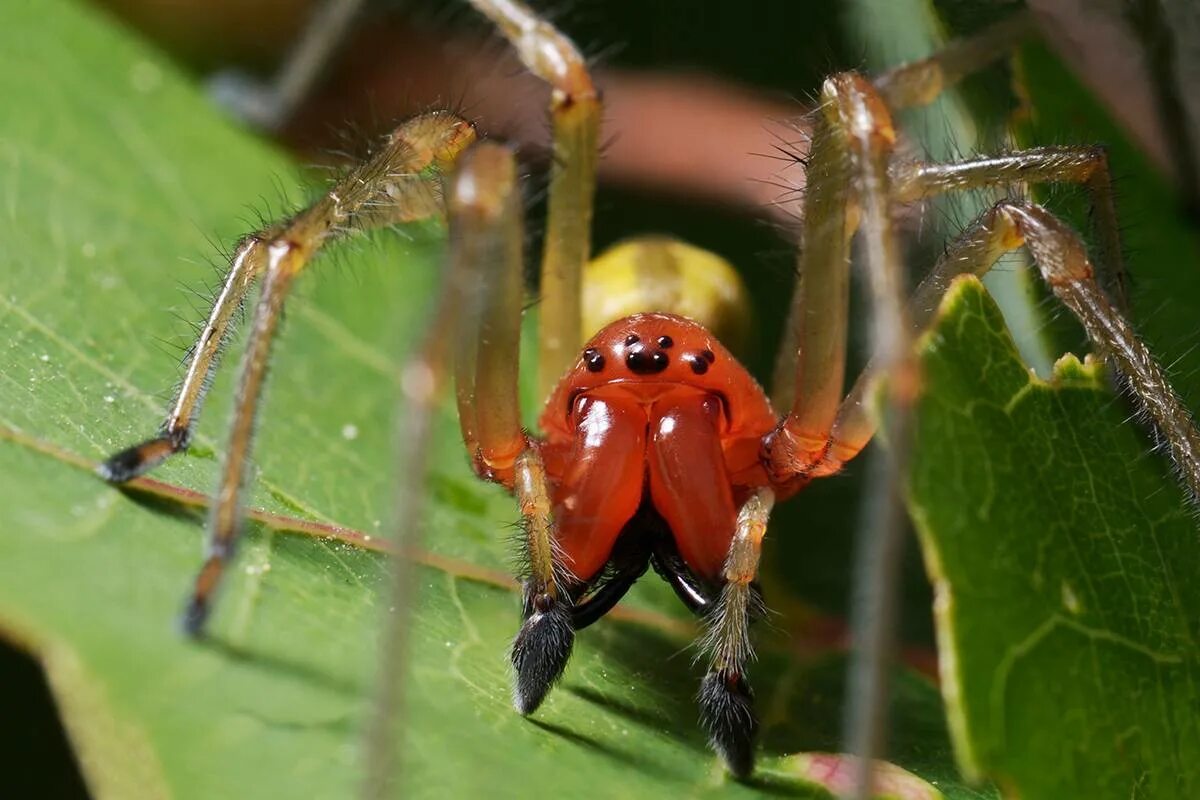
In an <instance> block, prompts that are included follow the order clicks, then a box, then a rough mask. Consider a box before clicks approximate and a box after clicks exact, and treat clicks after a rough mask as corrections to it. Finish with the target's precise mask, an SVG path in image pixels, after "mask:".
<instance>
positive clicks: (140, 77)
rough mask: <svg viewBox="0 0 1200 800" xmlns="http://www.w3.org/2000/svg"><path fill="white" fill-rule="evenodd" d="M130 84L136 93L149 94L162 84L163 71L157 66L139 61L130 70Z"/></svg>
mask: <svg viewBox="0 0 1200 800" xmlns="http://www.w3.org/2000/svg"><path fill="white" fill-rule="evenodd" d="M129 83H130V85H132V86H133V88H134V91H138V92H142V93H143V94H148V93H150V92H152V91H154V90H155V89H157V88H158V87H159V86H160V85H161V84H162V70H161V69H159V68H158V65H157V64H152V63H151V62H149V61H139V62H138V63H136V64H134V65H133V67H132V68H131V69H130V70H129Z"/></svg>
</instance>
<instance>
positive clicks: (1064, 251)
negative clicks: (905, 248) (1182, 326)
mask: <svg viewBox="0 0 1200 800" xmlns="http://www.w3.org/2000/svg"><path fill="white" fill-rule="evenodd" d="M1021 247H1025V248H1027V249H1028V250H1029V252H1030V254H1031V255H1032V256H1033V260H1034V263H1035V264H1036V266H1037V267H1038V270H1039V271H1040V272H1041V275H1042V279H1043V280H1044V281H1045V282H1046V284H1047V285H1048V286H1049V287H1050V289H1051V291H1052V292H1053V293H1054V295H1055V296H1056V297H1058V298H1059V300H1060V301H1062V303H1063V305H1065V306H1067V308H1068V309H1069V310H1070V311H1071V313H1073V314H1074V315H1075V317H1076V318H1077V319H1078V320H1079V322H1080V323H1081V324H1082V325H1083V328H1084V330H1085V331H1086V333H1087V335H1088V338H1089V340H1090V341H1091V342H1092V345H1093V346H1094V347H1096V348H1097V350H1098V351H1099V352H1100V354H1101V355H1102V356H1103V357H1105V358H1106V359H1108V360H1109V361H1110V362H1112V363H1113V365H1114V366H1115V368H1116V369H1117V371H1118V373H1119V374H1120V375H1121V376H1122V377H1123V378H1124V379H1125V380H1126V381H1127V382H1128V385H1129V388H1130V389H1131V390H1132V392H1133V396H1134V398H1135V399H1136V400H1137V402H1138V404H1139V405H1140V406H1141V408H1142V409H1143V410H1144V411H1145V412H1146V414H1147V415H1148V416H1149V418H1150V419H1151V420H1152V421H1153V423H1154V425H1155V427H1156V428H1157V429H1158V431H1159V432H1160V433H1161V435H1162V438H1163V440H1164V441H1165V442H1166V444H1167V447H1168V448H1169V450H1170V453H1171V456H1172V458H1173V459H1174V461H1175V464H1176V466H1177V467H1178V469H1179V474H1180V477H1181V481H1182V482H1183V484H1184V487H1185V488H1186V489H1187V490H1188V491H1189V493H1190V494H1191V496H1192V498H1193V501H1195V498H1197V497H1200V431H1197V429H1196V425H1195V422H1194V421H1193V419H1192V416H1191V414H1190V412H1189V411H1188V410H1187V408H1186V407H1185V406H1184V405H1183V403H1182V401H1181V400H1180V399H1179V396H1178V394H1176V392H1175V390H1174V389H1173V388H1172V387H1171V384H1170V382H1169V380H1168V379H1167V376H1166V373H1165V372H1164V370H1163V368H1162V367H1161V365H1159V363H1158V361H1157V360H1156V359H1155V358H1154V356H1153V355H1152V354H1151V353H1150V351H1149V349H1148V348H1147V347H1146V345H1145V344H1144V343H1142V341H1141V340H1140V339H1138V338H1137V335H1136V334H1135V333H1134V331H1133V329H1132V327H1131V326H1130V324H1129V322H1128V321H1127V320H1126V319H1125V318H1124V317H1123V316H1122V315H1121V313H1120V312H1119V310H1118V309H1117V307H1116V304H1115V302H1114V301H1112V300H1110V299H1109V298H1108V296H1107V295H1106V294H1105V293H1104V290H1103V289H1102V288H1101V287H1100V285H1099V282H1098V281H1097V280H1096V276H1095V270H1094V268H1093V265H1092V262H1091V260H1090V259H1089V258H1088V256H1087V250H1086V245H1085V244H1084V242H1083V240H1082V239H1081V237H1080V236H1079V234H1078V233H1076V232H1075V231H1074V230H1072V229H1071V228H1070V227H1069V226H1068V225H1066V224H1065V223H1064V222H1062V221H1061V220H1060V219H1058V218H1057V217H1055V216H1054V215H1053V214H1052V213H1051V212H1050V211H1047V210H1046V209H1045V208H1043V207H1042V206H1039V205H1036V204H1034V203H1029V202H1018V201H1012V200H1003V201H1001V202H999V203H997V204H996V205H995V206H993V207H992V208H991V209H989V210H988V211H986V212H984V213H983V214H982V215H981V216H980V217H979V218H978V219H977V220H975V222H974V223H972V224H971V226H970V227H969V228H968V229H967V230H966V231H964V232H963V233H962V234H961V235H960V236H959V237H958V238H957V239H956V240H955V241H954V242H953V243H952V244H951V245H950V247H949V248H948V249H947V250H946V253H945V255H943V256H942V258H941V259H939V261H938V263H937V266H936V267H935V268H934V270H933V271H932V272H931V273H930V275H929V276H928V277H927V278H926V279H925V280H924V281H923V282H922V283H921V285H920V286H919V287H918V288H917V291H916V292H915V293H914V295H913V299H912V301H911V304H910V308H911V311H912V326H913V330H914V332H915V331H918V330H921V329H923V328H924V327H925V326H926V325H927V324H928V322H929V321H930V318H931V317H932V316H933V313H934V311H935V310H936V308H937V303H938V299H939V298H940V297H941V296H942V295H943V294H944V293H945V291H946V289H947V288H948V287H949V285H950V282H951V280H952V279H953V278H955V277H957V276H959V275H964V274H970V275H976V276H983V275H984V274H986V273H987V272H988V270H990V269H991V268H992V266H993V265H994V264H995V263H996V261H997V260H999V259H1000V257H1001V256H1003V255H1004V254H1005V253H1008V252H1011V251H1013V250H1017V249H1019V248H1021ZM877 377H878V376H877V375H876V374H875V372H874V370H873V367H872V366H868V368H867V370H864V372H863V374H862V375H861V376H860V377H859V379H858V381H857V382H856V383H855V385H854V388H853V389H851V391H850V393H849V394H848V395H847V397H846V401H845V403H844V404H843V407H842V410H841V411H840V412H839V414H838V419H837V422H836V423H835V424H834V430H833V434H832V437H833V438H834V439H835V440H837V441H838V442H840V443H841V446H842V447H844V448H845V449H846V451H849V450H852V449H853V448H854V447H861V446H863V445H865V444H866V442H867V440H869V439H870V437H871V436H872V435H873V433H874V430H875V423H874V421H873V419H872V417H871V415H870V413H869V412H868V411H867V409H866V403H865V396H866V394H867V393H868V392H869V391H870V386H871V384H872V383H873V381H874V380H875V379H876V378H877Z"/></svg>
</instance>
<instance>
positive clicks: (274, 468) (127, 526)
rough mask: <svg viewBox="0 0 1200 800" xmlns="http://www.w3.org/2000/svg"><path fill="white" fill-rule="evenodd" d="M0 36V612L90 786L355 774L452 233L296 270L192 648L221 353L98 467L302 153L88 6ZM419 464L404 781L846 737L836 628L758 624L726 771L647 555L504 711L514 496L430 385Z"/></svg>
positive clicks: (661, 764)
mask: <svg viewBox="0 0 1200 800" xmlns="http://www.w3.org/2000/svg"><path fill="white" fill-rule="evenodd" d="M0 53H3V54H4V65H3V66H4V68H3V69H0V96H3V97H4V98H5V107H4V110H3V111H0V164H3V167H0V170H2V172H0V174H2V175H3V182H2V189H0V194H2V200H0V241H3V242H4V248H3V250H2V252H0V263H2V267H0V341H2V342H3V345H2V346H0V347H2V349H0V352H2V353H3V356H2V357H0V376H2V380H0V476H3V479H2V480H0V492H2V500H0V531H2V533H0V634H2V635H3V636H4V637H5V638H6V639H8V640H9V641H11V642H12V643H14V644H15V645H17V646H19V647H22V648H24V649H26V650H28V651H29V652H30V653H31V654H33V655H34V657H35V658H36V659H37V660H38V661H39V662H40V663H41V665H42V666H43V667H44V669H45V672H46V676H47V679H48V681H49V684H50V686H51V688H52V690H53V692H54V695H55V698H56V701H57V703H58V704H59V708H60V711H61V714H62V717H63V720H64V722H65V724H66V727H67V729H68V732H69V734H70V738H71V741H72V743H73V745H74V747H75V748H76V751H77V753H78V756H79V758H80V760H81V763H82V766H83V770H84V773H85V775H86V778H87V780H88V783H89V786H90V789H91V791H92V792H93V793H94V794H95V795H96V796H97V797H101V798H107V797H120V798H124V797H130V796H139V797H140V796H147V797H159V796H162V797H167V796H170V797H204V798H207V797H238V796H245V797H276V796H278V797H297V796H300V797H337V798H342V797H347V796H351V795H353V794H354V792H355V790H356V788H357V786H358V783H359V781H360V779H361V765H360V755H359V753H360V743H361V737H362V733H361V731H362V729H363V727H364V722H365V721H366V720H367V719H368V718H369V715H370V697H371V694H370V693H371V686H372V683H373V681H374V676H375V674H376V668H377V665H376V654H375V638H376V630H377V624H378V622H379V619H380V617H381V616H382V612H383V609H382V608H381V607H380V606H381V601H380V597H381V593H380V584H381V582H382V579H383V577H384V576H385V572H386V564H385V562H384V560H383V558H382V557H381V556H380V555H379V554H378V553H376V552H372V551H371V550H370V549H369V548H368V547H366V546H363V545H370V544H371V542H370V541H368V539H367V537H368V536H369V537H375V541H377V540H378V537H380V536H385V535H387V533H388V532H389V527H390V526H389V524H388V522H387V518H388V511H387V509H388V507H389V500H390V497H391V490H390V487H391V484H392V481H393V476H392V475H391V474H390V470H389V464H390V463H391V460H392V458H391V456H392V452H391V451H392V445H391V419H390V417H391V411H392V408H393V405H394V402H395V399H394V398H395V386H394V375H395V374H396V368H397V364H398V363H399V361H400V358H401V356H402V354H403V353H404V349H405V342H407V341H411V340H412V339H413V337H414V336H415V335H416V334H417V332H418V331H419V330H420V329H421V325H422V324H423V317H424V315H425V313H426V310H427V306H428V299H429V298H430V296H431V293H432V291H433V290H434V285H435V283H436V275H437V265H438V260H439V256H440V250H441V239H440V236H439V235H438V232H437V231H436V230H430V229H425V230H408V231H404V232H402V233H403V234H404V235H403V236H402V237H399V238H396V237H390V238H389V237H381V241H378V242H371V243H370V244H367V245H364V244H362V243H358V244H350V245H347V246H344V247H342V248H340V249H339V251H338V254H337V255H336V256H334V257H331V258H328V259H325V260H323V262H322V263H321V264H320V265H319V266H318V267H317V268H316V269H314V270H313V271H312V274H309V275H306V276H305V280H303V281H302V282H301V287H300V290H299V296H298V297H296V298H295V300H294V301H293V302H292V304H291V305H290V309H289V319H288V323H287V325H286V327H285V330H284V333H283V337H282V340H281V342H280V345H279V347H278V355H277V357H276V359H275V363H274V365H273V375H272V381H271V386H270V388H269V390H268V395H267V398H266V406H265V413H264V414H263V418H262V423H261V426H260V428H261V431H260V434H259V438H258V444H257V458H256V463H257V478H256V480H255V482H254V488H253V490H252V494H251V505H252V506H253V507H254V509H256V512H255V513H254V514H253V518H252V521H251V524H250V525H249V526H248V527H249V530H248V532H247V536H246V537H245V541H244V543H243V547H242V548H241V552H240V557H239V560H238V563H237V568H236V569H235V571H234V572H233V574H232V575H231V576H230V578H231V579H230V581H229V585H228V586H227V587H226V591H225V592H224V594H223V596H222V599H221V604H220V607H219V609H218V611H217V615H216V617H215V618H214V620H213V621H214V623H215V624H214V627H213V636H212V638H211V640H210V641H208V642H205V643H200V644H197V643H193V642H189V641H187V640H185V639H184V638H183V637H181V636H179V635H178V634H177V633H176V631H175V622H176V615H177V613H178V611H179V607H180V606H179V604H180V602H181V598H182V596H183V592H184V590H185V588H186V587H187V586H188V584H189V581H190V579H191V578H192V576H193V574H194V570H195V569H196V568H197V566H198V563H199V558H200V553H201V542H202V536H203V514H202V513H199V511H198V510H197V504H198V503H199V502H200V501H201V499H202V495H201V494H200V493H203V492H205V491H207V490H208V489H209V487H211V486H212V485H214V483H215V478H216V470H217V461H216V455H215V454H216V453H218V452H220V450H221V446H222V445H221V442H222V438H223V434H222V430H223V425H224V422H225V420H226V419H227V418H228V410H229V402H230V387H231V378H230V376H229V374H228V373H229V371H230V370H228V369H227V370H225V371H224V372H223V373H222V376H221V377H220V378H219V379H218V381H217V382H216V384H215V386H214V387H213V390H212V392H211V396H210V401H209V404H208V407H207V409H206V414H205V416H204V420H203V422H202V424H201V426H200V430H199V437H198V440H197V445H196V447H194V448H193V450H192V451H191V452H190V453H189V455H188V456H187V457H184V458H178V459H175V460H174V461H172V462H171V463H169V464H167V465H164V466H163V467H162V468H161V469H159V470H157V471H156V473H155V479H156V481H157V482H142V483H141V484H139V487H138V488H137V489H135V490H128V491H120V490H117V489H114V488H112V487H109V486H107V485H105V484H103V483H102V482H100V481H99V480H98V479H96V478H95V477H94V476H92V475H91V474H90V472H89V469H88V468H89V466H90V465H91V464H94V463H95V461H96V460H98V459H100V458H102V457H103V456H104V455H106V454H107V453H109V452H111V451H112V450H113V449H115V448H117V447H120V446H122V445H125V444H128V443H130V442H132V441H135V440H137V439H140V438H141V437H143V436H145V435H147V434H149V433H150V432H152V431H153V430H154V428H155V426H156V425H157V424H158V422H159V419H160V415H161V414H162V412H163V409H164V407H165V405H166V402H167V397H168V395H169V390H170V387H171V383H172V380H173V379H174V378H175V376H176V375H177V371H176V369H175V366H174V364H173V362H174V361H175V359H176V356H177V353H176V352H175V350H174V348H175V347H176V346H177V345H186V343H187V338H188V335H189V332H188V330H187V326H186V324H181V325H179V326H176V327H175V332H176V335H174V336H171V331H172V327H173V326H172V322H171V320H172V317H173V316H178V317H180V318H182V319H183V320H184V321H190V320H194V319H197V318H199V317H200V316H202V314H203V306H204V305H205V304H206V303H207V300H208V297H207V296H201V297H199V298H197V299H195V302H193V298H189V296H188V295H187V294H186V293H184V292H181V291H180V285H181V284H182V285H189V286H190V285H196V284H198V283H201V282H203V281H209V282H211V281H212V280H213V279H214V278H213V273H212V271H211V270H210V268H209V266H208V265H207V264H206V263H205V262H206V261H207V260H212V261H214V262H217V264H218V265H219V262H220V257H219V253H218V252H217V251H218V248H217V247H216V246H214V245H213V244H211V243H210V237H212V239H213V240H215V241H217V242H220V243H222V244H223V245H225V246H227V245H228V243H230V242H232V241H234V240H235V239H236V237H237V236H238V235H239V234H241V233H243V232H244V231H245V230H246V229H248V228H250V227H253V226H254V225H255V224H257V223H256V218H257V216H258V214H259V212H261V213H263V214H267V215H272V214H273V213H277V212H278V211H279V209H280V208H284V207H288V206H290V205H291V204H292V203H294V202H296V201H297V200H299V199H301V197H302V196H303V194H304V191H303V190H301V189H296V188H294V187H296V186H300V185H302V180H301V179H300V178H298V177H297V176H296V173H295V170H294V168H293V167H292V165H291V164H290V163H289V162H288V161H287V160H286V159H284V158H283V157H281V156H280V154H278V153H277V152H275V151H274V150H272V149H271V148H270V147H267V146H265V145H263V144H261V143H259V142H257V141H256V140H254V139H252V138H250V137H248V136H247V135H246V134H245V133H244V132H242V131H239V130H237V129H236V127H235V126H233V125H232V124H230V123H229V122H228V121H226V120H225V119H223V118H222V117H221V116H220V115H219V114H218V113H217V112H216V111H215V110H213V109H212V108H211V107H210V104H209V103H208V101H207V99H206V98H205V97H204V96H203V95H202V93H200V92H198V91H197V89H196V88H195V87H193V86H190V85H188V84H187V82H186V81H184V80H183V79H181V78H180V77H179V76H178V75H177V74H176V73H175V72H174V69H173V67H172V65H171V64H170V63H168V62H167V61H165V60H164V59H163V58H162V57H161V56H159V55H158V54H156V53H154V52H152V51H150V50H149V49H147V48H146V47H145V46H143V45H141V44H139V43H137V42H136V41H134V40H132V39H131V37H130V36H129V35H128V34H126V33H123V32H121V31H120V30H118V29H117V28H116V27H115V26H114V25H113V24H112V23H111V21H108V20H106V19H105V18H103V17H102V16H100V15H99V14H98V13H97V12H96V11H94V10H89V9H88V8H86V7H78V6H76V5H74V4H71V3H67V2H63V1H62V0H53V1H50V0H47V1H46V2H41V3H38V4H36V5H35V4H32V3H16V4H8V5H6V6H4V8H3V10H2V11H0ZM281 187H282V188H281ZM281 194H282V195H283V197H281V196H280V195H281ZM272 209H274V210H273V211H272ZM203 291H204V293H205V295H207V292H208V290H207V289H205V290H203ZM193 306H196V307H193ZM164 337H166V338H169V339H170V345H164V344H163V339H164ZM235 350H236V348H235ZM228 361H229V364H230V365H232V364H234V363H236V360H235V358H234V355H233V354H231V356H230V358H229V359H228ZM429 488H430V498H431V499H430V506H431V509H430V513H429V519H428V521H427V525H426V529H427V533H426V537H425V550H424V551H422V552H420V553H418V554H416V556H417V561H418V563H419V564H420V565H421V566H420V567H419V569H418V579H419V590H420V596H419V598H418V600H417V604H416V610H415V619H414V627H413V636H412V641H411V652H412V654H413V655H412V663H411V664H410V665H409V670H410V679H409V690H408V695H409V701H410V704H409V709H408V718H407V754H408V755H407V759H406V773H405V780H406V784H405V785H406V788H407V794H408V795H411V796H433V797H442V796H470V795H479V794H484V793H486V794H488V795H489V796H509V795H511V796H516V795H522V796H524V795H527V794H528V793H529V792H530V791H531V790H536V791H539V792H548V793H550V792H552V793H555V794H562V795H567V796H570V795H586V796H592V797H595V796H620V797H636V796H656V797H657V796H664V795H665V796H678V795H685V794H686V795H692V796H703V795H709V794H716V793H720V794H722V795H743V796H749V795H754V794H757V793H758V792H759V791H760V790H770V791H774V792H776V793H782V794H785V795H793V796H810V797H822V796H828V794H827V792H825V791H824V790H822V789H820V788H819V786H818V785H817V784H816V783H814V782H813V781H814V780H815V778H814V776H813V773H812V771H811V764H812V762H811V761H807V762H805V761H796V760H794V759H789V758H787V756H789V755H790V754H793V753H796V752H798V751H804V750H817V751H830V750H834V749H836V747H837V742H838V739H839V723H840V717H841V706H842V697H843V688H842V675H843V672H844V668H843V667H844V665H843V663H842V659H841V657H840V656H839V655H838V653H837V652H836V648H830V647H829V646H828V641H827V639H828V637H827V639H826V643H825V644H820V643H819V642H818V643H816V644H814V642H813V641H812V640H811V639H803V638H795V639H789V638H788V637H787V636H785V635H780V634H775V635H773V636H772V635H768V636H764V637H763V638H764V640H765V642H764V647H763V659H762V661H761V662H760V664H759V665H758V666H757V667H756V669H755V671H754V678H755V683H756V686H757V687H758V690H759V702H760V706H761V708H762V711H763V716H764V735H763V746H762V751H763V759H762V768H761V770H760V772H759V774H758V777H757V778H756V781H755V782H753V783H751V784H745V785H738V784H731V783H730V782H729V780H728V779H727V778H726V777H725V776H724V774H723V772H722V770H721V768H720V767H719V765H718V763H717V761H716V759H715V758H714V757H713V756H712V755H711V754H710V753H709V751H708V749H707V747H706V745H705V742H704V739H703V736H702V735H701V734H700V732H699V731H698V728H697V725H696V722H695V710H694V704H693V694H694V691H695V687H696V685H697V680H698V677H699V676H698V672H697V670H696V669H695V668H694V667H693V666H692V665H691V663H690V655H691V653H690V651H689V650H688V647H689V642H690V640H691V637H692V635H693V633H694V631H693V628H692V626H691V624H690V622H688V621H687V620H686V618H685V615H683V614H682V613H681V612H680V610H679V609H678V607H677V604H676V603H675V602H674V601H673V600H672V599H671V598H670V597H668V596H667V595H668V594H669V592H667V591H665V590H664V589H663V588H662V587H661V586H660V585H658V584H656V583H655V582H653V581H647V582H644V588H642V589H641V591H640V592H639V594H638V595H637V596H636V597H635V598H634V599H633V600H631V601H630V603H628V604H627V605H626V606H625V610H624V611H623V613H621V614H616V615H614V616H613V617H612V618H610V619H606V620H604V621H602V622H601V623H599V624H597V625H596V626H595V627H594V628H593V629H589V630H588V631H586V632H585V633H584V634H582V635H581V636H580V639H579V642H578V645H577V651H576V655H575V658H574V660H573V662H572V664H571V666H570V668H569V670H568V674H567V676H566V678H565V680H564V681H563V684H562V686H560V687H559V688H558V689H557V690H556V691H555V692H554V693H553V694H552V696H551V697H550V699H549V700H548V701H547V704H546V706H545V708H544V710H543V711H540V712H539V713H538V715H536V716H535V717H534V718H533V719H530V720H524V719H521V718H520V717H519V716H517V715H516V714H515V712H513V711H512V709H511V705H510V702H509V696H508V684H509V674H508V672H509V668H508V664H507V656H506V650H507V644H508V641H509V638H510V637H511V635H512V633H513V632H514V630H515V627H516V624H517V605H518V603H517V598H516V596H515V594H514V593H513V591H512V588H511V584H510V583H508V582H507V581H506V580H505V579H504V577H503V575H504V573H505V571H506V567H507V562H508V559H509V547H508V543H507V541H506V539H508V538H509V536H510V533H509V531H510V526H511V523H512V521H513V520H514V519H515V518H516V511H515V509H514V507H513V504H512V501H511V499H510V498H508V497H506V496H505V495H504V494H503V492H501V491H499V490H498V489H496V488H495V487H490V486H485V485H483V484H480V483H479V482H478V481H476V480H475V479H474V478H473V476H472V475H471V472H470V469H469V466H468V464H467V462H466V458H465V457H464V456H463V454H462V452H461V445H460V444H459V443H458V437H457V433H456V431H455V425H454V420H453V417H452V415H451V414H450V413H449V412H447V413H446V414H444V415H443V416H442V417H441V418H440V419H439V428H438V437H437V448H436V452H435V458H434V467H433V474H432V476H431V478H430V481H429ZM778 624H779V626H780V627H784V626H787V627H790V628H793V629H794V630H796V631H800V632H804V631H805V628H804V626H803V625H801V624H799V623H795V622H794V621H791V622H789V621H788V620H779V622H778ZM763 627H764V628H769V626H763ZM762 633H764V634H771V631H770V630H764V631H762ZM392 666H393V667H395V666H396V665H392ZM897 685H898V687H899V689H898V696H897V699H896V708H895V714H894V716H895V718H897V719H898V720H899V721H900V728H901V729H902V730H903V731H904V736H903V738H902V740H901V741H899V742H897V744H896V746H895V748H894V758H895V760H896V762H897V763H898V764H899V765H900V766H902V767H904V768H906V769H908V770H910V771H912V772H914V773H916V774H917V775H919V776H921V777H922V778H924V779H926V780H929V781H932V782H935V783H936V784H937V786H938V787H939V788H940V789H941V790H942V792H943V793H944V794H945V796H947V797H976V796H991V793H990V792H986V791H985V792H984V793H983V794H982V795H980V794H979V793H977V792H974V791H972V790H969V789H965V788H963V787H962V786H961V784H959V783H958V782H957V781H956V779H955V777H954V768H953V766H952V764H951V761H950V752H949V744H948V740H947V737H946V731H945V728H944V722H943V717H942V712H941V708H940V703H939V700H938V697H937V692H936V689H935V687H934V686H933V685H932V683H931V682H930V681H929V680H928V679H927V678H925V677H922V676H921V675H919V674H917V673H916V672H913V671H911V670H907V669H903V670H899V671H898V674H897ZM19 766H20V768H21V769H22V770H29V771H36V769H38V768H40V765H28V764H23V765H19ZM805 776H807V777H805ZM24 777H25V780H26V781H33V783H31V786H34V787H36V785H37V784H36V775H32V776H29V775H26V776H24ZM30 794H36V791H31V792H30Z"/></svg>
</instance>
